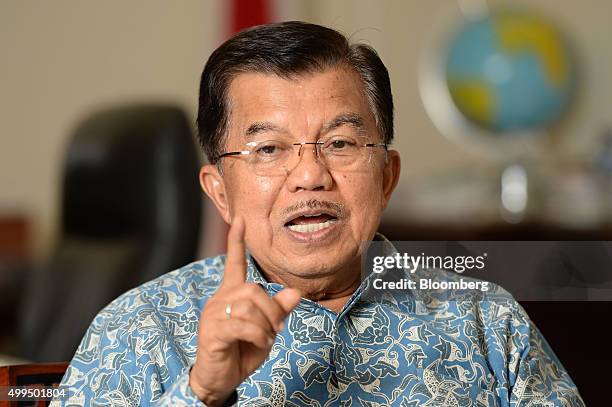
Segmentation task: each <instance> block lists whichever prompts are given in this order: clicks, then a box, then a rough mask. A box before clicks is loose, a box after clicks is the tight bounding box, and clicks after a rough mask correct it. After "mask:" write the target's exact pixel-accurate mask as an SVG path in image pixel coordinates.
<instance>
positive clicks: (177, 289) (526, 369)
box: [52, 255, 584, 407]
mask: <svg viewBox="0 0 612 407" xmlns="http://www.w3.org/2000/svg"><path fill="white" fill-rule="evenodd" d="M224 262H225V256H223V255H222V256H217V257H214V258H208V259H205V260H202V261H198V262H195V263H193V264H190V265H188V266H185V267H183V268H181V269H179V270H176V271H173V272H171V273H168V274H166V275H164V276H161V277H159V278H157V279H155V280H153V281H151V282H148V283H146V284H144V285H142V286H140V287H137V288H135V289H133V290H131V291H129V292H127V293H125V294H123V295H122V296H120V297H119V298H117V299H116V300H115V301H113V302H112V303H111V304H109V305H108V306H107V307H106V308H105V309H103V310H102V311H101V312H100V313H99V314H98V315H97V316H96V318H95V319H94V321H93V322H92V324H91V326H90V327H89V329H88V331H87V333H86V334H85V336H84V338H83V340H82V342H81V344H80V346H79V348H78V350H77V352H76V354H75V356H74V358H73V360H72V362H71V363H70V366H69V368H68V371H67V372H66V374H65V376H64V378H63V382H62V385H64V386H68V387H69V392H70V398H69V399H68V400H56V401H54V402H53V404H52V405H53V406H60V405H65V406H72V405H78V406H82V405H86V406H137V405H144V406H147V405H149V406H158V405H169V406H179V405H203V404H202V403H201V402H199V401H198V400H197V398H196V396H195V394H194V393H193V391H192V390H191V389H190V387H189V376H188V375H189V368H190V367H191V366H192V364H193V363H194V360H195V355H196V345H197V338H196V335H197V330H198V321H199V318H200V313H201V311H202V308H203V306H204V304H205V303H206V300H207V299H208V298H210V297H211V296H212V295H213V294H214V293H215V291H216V290H217V289H218V288H219V285H220V283H221V281H222V278H223V268H224ZM437 278H440V279H453V278H455V276H453V275H451V274H450V273H446V272H443V271H440V272H439V274H438V276H437ZM247 279H248V280H249V281H251V282H255V283H259V284H260V285H261V286H262V287H263V288H264V289H265V290H266V291H267V292H268V293H269V294H270V295H273V294H275V293H276V292H278V291H279V290H281V289H282V288H283V287H282V286H280V285H278V284H275V283H268V282H267V281H266V280H265V279H264V278H263V277H262V276H261V274H260V273H259V271H258V270H257V269H256V267H255V266H254V263H253V261H252V260H251V258H250V257H249V258H248V270H247ZM369 284H370V279H365V280H364V281H363V283H362V285H361V286H360V287H359V289H358V290H357V291H356V292H355V293H354V294H353V296H352V297H351V299H350V300H349V301H348V303H347V304H346V305H345V307H344V308H343V309H342V311H341V312H340V313H338V314H335V313H333V312H331V311H329V310H327V309H326V308H324V307H322V306H320V305H319V304H318V303H316V302H312V301H309V300H306V299H303V300H302V301H301V302H300V304H299V305H298V306H297V307H296V309H295V310H294V311H293V312H292V313H291V314H290V316H289V317H288V320H287V323H286V324H285V328H284V330H283V331H282V332H280V333H279V334H278V335H277V337H276V342H275V344H274V345H273V348H272V351H271V353H270V355H269V357H268V358H267V359H266V361H265V362H264V363H263V365H262V366H261V367H260V368H259V369H257V370H256V371H255V372H254V373H253V374H252V375H251V376H250V377H248V378H247V379H246V380H245V381H244V382H243V383H242V384H241V385H240V386H239V387H238V389H237V391H238V395H239V404H240V405H244V406H253V407H254V406H294V407H297V406H309V407H310V406H320V407H326V406H410V407H416V406H457V407H460V406H461V407H469V406H474V407H476V406H487V407H489V406H499V407H504V406H517V407H519V406H545V407H548V406H565V407H576V406H583V405H584V403H583V401H582V400H581V398H580V396H579V394H578V391H577V389H576V387H575V385H574V384H573V382H572V380H571V379H570V377H569V375H568V374H567V372H566V371H565V370H564V368H563V366H562V365H561V363H560V362H559V361H558V359H557V358H556V356H555V355H554V353H553V351H552V350H551V349H550V347H549V346H548V344H547V343H546V341H545V340H544V338H543V337H542V335H541V334H540V332H539V331H538V330H537V328H536V327H535V326H534V325H533V323H532V322H531V321H530V320H529V318H528V316H527V315H526V313H525V311H524V310H523V309H522V308H521V306H520V305H519V304H518V303H517V302H516V301H515V300H514V299H513V298H512V296H511V295H509V294H508V293H507V292H505V291H504V290H503V289H501V288H500V287H497V286H494V285H493V286H492V289H491V290H490V291H488V292H487V293H486V294H485V295H483V296H465V297H456V298H452V299H450V300H448V299H447V300H444V301H438V300H436V299H435V298H423V297H419V295H416V294H415V293H412V292H409V291H407V292H402V293H387V294H384V295H381V296H379V298H376V299H374V298H372V297H370V296H366V295H364V292H366V290H368V287H369Z"/></svg>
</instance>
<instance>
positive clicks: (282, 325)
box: [277, 321, 285, 332]
mask: <svg viewBox="0 0 612 407" xmlns="http://www.w3.org/2000/svg"><path fill="white" fill-rule="evenodd" d="M284 328H285V321H281V323H280V324H278V329H277V331H278V332H280V331H282V330H283V329H284Z"/></svg>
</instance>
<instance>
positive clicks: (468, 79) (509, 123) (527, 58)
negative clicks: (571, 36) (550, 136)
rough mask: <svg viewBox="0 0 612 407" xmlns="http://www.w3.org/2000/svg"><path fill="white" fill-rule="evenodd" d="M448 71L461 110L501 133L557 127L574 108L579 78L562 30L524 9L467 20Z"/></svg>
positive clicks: (452, 48) (448, 82) (452, 47)
mask: <svg viewBox="0 0 612 407" xmlns="http://www.w3.org/2000/svg"><path fill="white" fill-rule="evenodd" d="M445 75H446V85H447V86H448V90H449V92H450V96H451V99H452V101H453V103H454V104H455V106H456V107H457V109H458V110H459V112H460V113H461V114H462V115H463V116H465V118H466V119H468V121H469V122H471V123H473V124H475V125H477V126H479V127H480V128H482V129H484V130H486V131H488V132H492V133H493V134H499V135H503V134H521V132H523V131H525V130H530V131H532V130H534V129H540V128H544V127H547V126H549V125H551V124H552V123H553V122H555V121H556V120H557V119H559V118H560V117H561V116H562V115H563V113H564V112H565V110H566V108H567V107H568V105H569V102H570V100H571V97H572V94H573V90H574V84H575V82H576V80H575V79H576V78H575V77H576V75H575V66H574V64H573V61H572V58H571V53H570V50H569V47H568V45H567V43H566V42H565V39H564V37H563V36H562V35H561V33H560V32H559V31H558V30H557V28H556V27H555V26H554V25H553V24H552V23H551V22H549V21H547V20H545V19H543V18H541V17H539V16H536V15H531V14H528V13H525V12H519V11H496V12H493V13H491V14H489V15H488V16H486V17H483V18H480V19H478V20H475V21H469V22H467V23H465V24H464V25H463V26H462V28H461V29H460V30H459V32H458V35H456V36H455V37H454V38H453V39H452V40H451V41H450V46H449V48H448V53H447V57H446V63H445ZM531 134H533V132H532V133H531Z"/></svg>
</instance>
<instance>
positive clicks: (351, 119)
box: [321, 113, 365, 134]
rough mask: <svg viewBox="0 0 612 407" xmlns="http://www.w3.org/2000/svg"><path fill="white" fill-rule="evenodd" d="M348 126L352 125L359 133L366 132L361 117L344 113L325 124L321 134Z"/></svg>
mask: <svg viewBox="0 0 612 407" xmlns="http://www.w3.org/2000/svg"><path fill="white" fill-rule="evenodd" d="M346 125H351V126H353V127H355V128H356V129H357V130H358V131H359V133H362V132H364V131H365V125H364V122H363V118H362V117H361V116H359V115H358V114H356V113H342V114H339V115H338V116H336V117H334V118H333V119H332V120H330V121H329V122H328V123H327V124H325V126H323V131H322V132H321V133H323V134H325V133H327V132H330V131H332V130H335V129H337V128H338V127H342V126H346Z"/></svg>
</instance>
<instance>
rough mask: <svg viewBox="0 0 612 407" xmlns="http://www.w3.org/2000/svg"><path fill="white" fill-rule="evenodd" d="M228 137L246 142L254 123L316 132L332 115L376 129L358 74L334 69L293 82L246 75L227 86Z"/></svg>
mask: <svg viewBox="0 0 612 407" xmlns="http://www.w3.org/2000/svg"><path fill="white" fill-rule="evenodd" d="M228 96H229V107H230V109H229V110H230V121H229V124H230V126H229V127H230V134H229V136H230V138H242V136H243V135H244V131H245V130H246V129H247V128H249V126H251V124H252V123H255V122H271V123H273V124H274V125H275V126H278V127H279V128H282V129H285V130H286V131H288V132H290V133H292V132H294V131H299V132H300V133H302V134H303V132H307V133H309V135H310V134H312V133H317V132H318V131H320V130H321V129H322V128H323V127H324V126H325V124H326V122H327V121H330V120H333V119H334V117H336V116H338V115H341V114H345V115H346V114H354V115H358V116H360V117H361V118H362V119H363V122H364V124H365V127H366V130H367V129H370V130H374V129H373V128H372V127H373V124H374V117H373V115H372V112H371V111H370V108H369V105H368V103H367V99H366V97H365V93H364V91H363V84H362V82H361V79H360V77H359V75H358V74H357V73H356V72H355V71H353V70H350V69H347V68H332V69H328V70H325V71H323V72H315V73H307V74H303V75H299V76H295V77H293V78H290V79H287V78H281V77H279V76H276V75H273V74H264V73H254V72H249V73H242V74H239V75H237V76H236V77H235V78H234V79H233V80H232V82H231V84H230V87H229V92H228Z"/></svg>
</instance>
